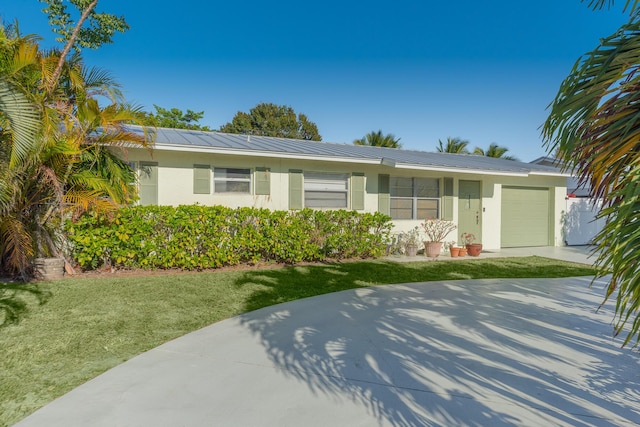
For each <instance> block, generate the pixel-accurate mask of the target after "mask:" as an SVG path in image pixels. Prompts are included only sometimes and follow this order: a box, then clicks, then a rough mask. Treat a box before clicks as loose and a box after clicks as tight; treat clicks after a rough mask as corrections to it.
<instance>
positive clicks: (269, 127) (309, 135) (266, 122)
mask: <svg viewBox="0 0 640 427" xmlns="http://www.w3.org/2000/svg"><path fill="white" fill-rule="evenodd" d="M220 132H226V133H240V134H247V135H262V136H276V137H280V138H294V139H305V140H310V141H321V140H322V137H321V136H320V134H319V133H318V127H317V126H316V124H315V123H313V122H312V121H310V120H309V119H308V118H307V116H306V115H304V114H297V115H296V113H295V111H294V110H293V108H291V107H288V106H286V105H276V104H271V103H261V104H258V105H256V106H255V107H253V108H252V109H251V110H249V113H244V112H242V111H238V112H237V113H236V115H235V116H234V117H233V119H232V120H231V122H229V123H227V124H224V125H222V126H221V127H220Z"/></svg>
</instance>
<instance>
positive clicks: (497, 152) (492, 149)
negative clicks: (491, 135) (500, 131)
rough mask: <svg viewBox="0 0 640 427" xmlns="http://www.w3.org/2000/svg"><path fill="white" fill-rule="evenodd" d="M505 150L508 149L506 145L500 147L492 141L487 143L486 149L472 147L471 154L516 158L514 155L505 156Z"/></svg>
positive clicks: (507, 158) (508, 158)
mask: <svg viewBox="0 0 640 427" xmlns="http://www.w3.org/2000/svg"><path fill="white" fill-rule="evenodd" d="M507 151H509V149H508V148H507V147H501V146H499V145H498V144H496V143H492V144H490V145H489V148H487V149H486V150H483V149H482V148H480V147H476V148H474V149H473V154H475V155H477V156H486V157H494V158H496V159H505V160H518V159H517V158H516V157H514V156H505V154H506V153H507Z"/></svg>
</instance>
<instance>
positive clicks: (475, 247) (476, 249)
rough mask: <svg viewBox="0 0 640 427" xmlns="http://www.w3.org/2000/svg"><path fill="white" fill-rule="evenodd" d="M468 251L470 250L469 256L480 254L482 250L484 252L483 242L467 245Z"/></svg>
mask: <svg viewBox="0 0 640 427" xmlns="http://www.w3.org/2000/svg"><path fill="white" fill-rule="evenodd" d="M467 251H468V252H469V256H480V252H482V243H471V244H469V245H467Z"/></svg>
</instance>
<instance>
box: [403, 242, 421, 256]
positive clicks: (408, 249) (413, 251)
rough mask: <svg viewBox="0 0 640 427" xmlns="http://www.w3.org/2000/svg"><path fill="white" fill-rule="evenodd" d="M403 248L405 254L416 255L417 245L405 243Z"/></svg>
mask: <svg viewBox="0 0 640 427" xmlns="http://www.w3.org/2000/svg"><path fill="white" fill-rule="evenodd" d="M405 250H406V255H407V256H416V255H417V254H418V245H406V246H405Z"/></svg>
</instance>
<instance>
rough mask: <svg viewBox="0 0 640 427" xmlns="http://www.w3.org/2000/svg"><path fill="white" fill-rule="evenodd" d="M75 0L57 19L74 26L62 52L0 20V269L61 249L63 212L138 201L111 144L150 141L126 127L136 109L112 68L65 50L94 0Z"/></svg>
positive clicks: (13, 269) (21, 270)
mask: <svg viewBox="0 0 640 427" xmlns="http://www.w3.org/2000/svg"><path fill="white" fill-rule="evenodd" d="M47 3H48V4H50V5H52V7H54V8H57V9H55V10H56V11H57V12H55V11H54V12H52V11H49V13H54V14H55V13H60V10H61V9H59V8H60V7H63V5H62V2H61V1H53V0H51V1H47ZM72 3H73V4H74V5H76V6H79V7H84V9H82V10H81V17H80V19H79V20H78V22H77V23H75V24H73V23H72V20H71V18H70V17H66V18H64V22H65V25H67V26H68V27H69V28H71V27H73V30H71V34H70V35H68V40H67V41H66V44H65V47H64V49H63V50H62V51H58V50H55V49H54V50H51V51H43V50H41V49H40V47H39V46H38V43H37V41H38V40H39V37H37V36H33V35H29V36H22V35H21V34H20V33H19V31H18V29H17V28H18V27H17V24H16V25H14V26H9V27H4V26H2V25H0V270H1V271H3V272H5V273H9V274H16V275H20V276H22V278H26V277H27V276H28V275H29V274H30V271H31V261H32V260H33V258H34V257H38V256H45V257H46V256H56V257H57V256H61V255H62V247H64V235H63V233H61V230H62V226H63V223H64V221H65V219H67V218H69V217H72V216H73V215H77V214H79V213H80V212H82V211H85V210H87V209H90V208H92V209H98V210H105V209H115V208H117V207H118V206H120V205H122V204H127V203H131V202H132V201H134V200H135V199H136V197H137V188H136V185H135V182H136V175H135V173H134V171H133V170H132V169H131V167H130V166H129V164H128V163H127V162H125V161H123V160H122V159H121V158H120V157H119V156H118V155H117V153H116V151H118V150H125V149H126V147H129V146H132V145H138V146H149V145H150V143H151V136H150V135H149V134H147V133H146V132H145V133H144V134H143V135H139V134H137V133H130V132H128V131H127V130H126V128H124V124H126V123H130V122H131V121H135V120H136V118H137V117H138V115H139V110H138V109H136V108H134V107H131V106H129V105H128V104H127V103H126V102H124V99H123V98H122V97H121V91H120V90H119V86H118V85H117V83H116V82H115V81H114V80H113V79H112V78H111V76H110V75H109V74H108V73H106V72H104V71H102V70H99V69H96V68H89V67H87V66H85V65H84V63H83V60H82V57H81V56H80V53H77V52H76V53H75V54H73V55H68V53H69V51H70V49H71V47H72V46H73V45H74V43H75V42H74V40H76V37H77V36H78V34H80V29H81V26H82V24H83V22H84V21H85V20H86V19H87V17H88V16H90V14H91V10H93V8H94V7H95V6H96V4H97V0H93V1H91V2H89V1H86V2H83V1H80V0H77V1H72ZM92 31H94V35H96V36H98V35H99V33H100V32H101V31H103V29H99V28H98V29H94V30H92ZM96 43H98V45H99V42H96ZM99 100H101V101H105V100H106V103H107V105H100V103H99Z"/></svg>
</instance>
